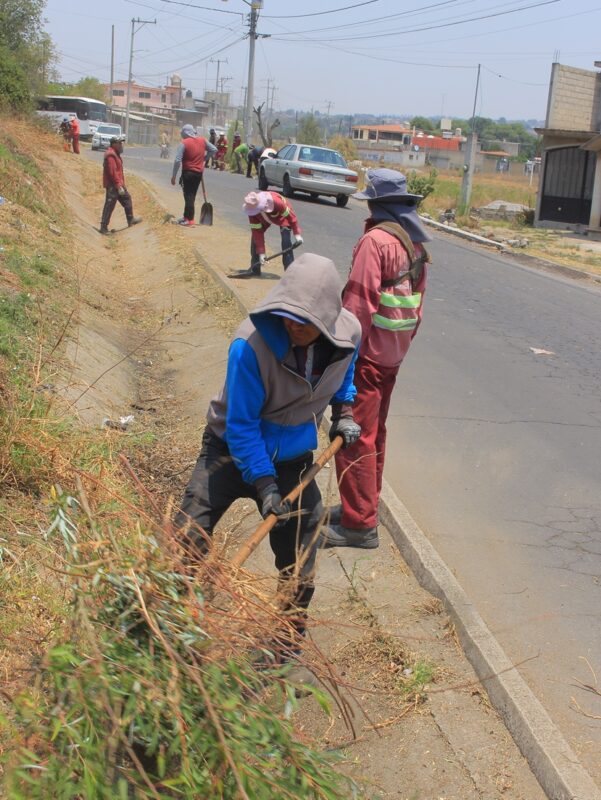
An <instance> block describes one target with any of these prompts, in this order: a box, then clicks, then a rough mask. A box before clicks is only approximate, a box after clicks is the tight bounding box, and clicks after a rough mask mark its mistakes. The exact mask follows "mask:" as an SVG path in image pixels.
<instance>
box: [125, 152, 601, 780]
mask: <svg viewBox="0 0 601 800" xmlns="http://www.w3.org/2000/svg"><path fill="white" fill-rule="evenodd" d="M126 169H128V170H132V171H134V172H136V173H138V174H140V175H141V176H142V177H145V178H147V179H149V180H151V181H153V182H163V181H164V182H165V183H167V182H168V180H169V177H170V170H171V161H168V162H166V161H161V160H160V159H159V158H158V148H148V149H147V148H135V149H133V148H132V149H131V150H130V151H129V152H127V153H126ZM255 186H256V182H255V181H254V180H253V181H251V180H247V179H246V178H244V177H241V176H238V175H230V174H228V173H217V172H210V173H207V188H208V191H209V195H210V198H211V200H212V202H213V204H214V206H215V208H216V211H217V213H218V214H219V215H221V216H222V218H224V219H227V220H228V221H230V222H231V223H232V224H234V225H239V226H242V227H246V226H247V224H248V223H247V219H246V217H245V215H244V214H243V212H242V210H241V204H242V198H243V195H244V194H245V192H246V191H249V190H250V189H251V188H254V187H255ZM293 203H294V207H295V209H296V211H297V213H298V215H299V218H300V221H301V225H302V228H303V234H304V237H305V246H304V249H305V250H309V249H310V250H312V251H314V252H318V253H320V254H322V255H327V256H329V257H330V258H332V259H333V260H334V261H335V263H336V264H337V266H338V268H339V270H340V272H341V274H342V275H343V276H345V275H346V273H347V271H348V267H349V265H350V261H351V254H352V248H353V245H354V243H355V241H356V240H357V238H358V236H359V235H360V232H361V230H362V219H363V218H364V216H365V207H364V206H363V205H362V204H360V203H358V202H357V201H351V203H350V204H349V206H348V207H347V208H346V209H339V208H337V207H336V205H335V202H334V200H333V199H323V200H319V201H311V200H309V199H308V198H306V199H301V197H300V196H299V197H298V198H297V199H295V200H293ZM268 236H271V237H272V238H273V241H272V242H271V244H272V246H273V247H274V248H275V247H276V246H277V244H278V242H279V237H277V236H276V234H275V233H271V234H268ZM431 252H432V255H433V266H432V268H431V273H430V280H429V287H428V291H427V295H426V301H425V314H424V322H423V324H422V327H421V329H420V332H419V335H418V336H417V337H416V340H415V342H414V343H413V345H412V348H411V350H410V353H409V355H408V357H407V359H406V361H405V363H404V364H403V366H402V367H401V371H400V374H399V381H398V384H397V388H396V391H395V394H394V397H393V402H392V405H391V410H390V416H389V424H388V429H389V439H388V442H389V445H388V453H387V462H386V463H387V466H386V477H387V479H388V481H389V482H390V484H391V485H392V487H393V489H394V490H395V491H396V493H397V494H398V495H399V497H400V498H401V499H402V500H403V502H404V503H405V505H406V506H407V507H408V509H409V511H410V513H411V514H412V516H413V517H414V518H415V519H416V521H417V522H418V524H419V525H420V526H421V527H422V529H423V530H424V531H425V533H426V534H427V535H428V537H429V538H430V540H431V541H432V542H433V544H434V546H435V547H436V549H437V550H438V552H439V553H440V554H441V556H442V557H443V558H444V560H445V561H446V563H447V564H448V565H449V567H450V568H451V569H452V571H453V572H454V574H455V575H456V577H457V578H458V580H459V582H460V583H461V585H462V586H463V588H464V589H465V591H466V592H467V594H468V596H469V597H470V599H471V600H472V601H473V603H474V604H475V606H476V607H477V609H478V611H479V612H480V614H481V615H482V617H483V618H484V620H485V621H486V622H487V624H488V626H489V627H490V629H491V630H492V632H493V633H494V634H495V636H496V637H497V639H498V641H499V642H500V644H501V645H502V647H503V648H504V649H505V651H506V653H507V654H508V655H509V657H510V658H511V659H512V660H513V661H514V662H515V663H516V664H517V663H519V664H520V666H519V669H520V672H521V673H522V674H523V676H524V677H525V678H526V680H527V681H528V683H529V684H530V686H531V688H532V689H533V690H534V692H535V694H536V695H537V696H538V698H539V699H540V700H541V701H542V702H543V704H544V705H545V707H546V708H547V710H548V712H549V714H550V716H551V717H552V719H553V720H554V721H555V722H556V724H558V725H559V727H560V728H561V730H562V731H563V733H564V735H565V736H566V738H567V740H568V741H569V742H570V744H571V745H572V746H573V747H574V749H575V751H576V753H577V754H579V755H580V757H581V759H582V762H583V764H584V765H585V766H586V767H587V768H588V770H589V771H590V772H591V774H592V775H593V776H594V777H595V778H596V780H597V781H598V782H599V783H601V764H600V763H599V758H598V753H599V752H601V720H598V719H597V720H594V719H589V718H587V717H585V716H584V715H583V714H582V713H580V712H579V711H578V710H576V708H575V707H574V705H573V703H572V701H571V698H572V697H575V698H576V700H577V701H578V702H579V703H580V705H581V706H582V708H583V709H585V710H587V711H588V712H589V713H592V714H596V715H598V716H599V715H601V701H599V699H598V698H596V697H594V696H593V695H591V694H590V693H588V694H587V693H585V692H583V691H581V690H579V689H578V688H577V687H575V685H574V684H575V680H574V679H575V678H577V679H580V680H582V681H584V682H586V683H593V675H592V674H591V672H590V670H589V668H588V667H587V664H586V662H585V660H584V659H587V660H588V662H589V663H590V665H591V667H592V668H593V669H594V670H595V672H596V674H597V675H598V676H599V680H600V681H601V491H600V478H601V358H600V357H599V336H600V331H601V292H600V291H599V289H598V288H595V287H594V286H588V285H585V284H583V283H582V282H577V281H572V280H569V279H566V278H563V277H559V276H555V275H553V274H547V273H543V272H539V271H535V270H531V269H528V268H525V267H522V266H520V265H518V264H517V263H516V262H514V261H513V260H512V259H511V258H508V257H504V256H501V255H498V254H496V253H494V254H493V253H490V252H488V251H486V250H484V249H479V248H475V247H473V246H471V245H469V244H465V243H463V242H460V241H459V240H456V239H453V238H451V237H446V236H445V237H442V238H441V237H437V238H436V240H435V241H434V242H432V244H431ZM533 348H536V349H539V350H544V351H548V353H536V352H534V350H533ZM528 659H529V660H528ZM522 662H523V663H522ZM597 688H598V689H599V690H601V683H599V684H597Z"/></svg>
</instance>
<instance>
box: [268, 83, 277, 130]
mask: <svg viewBox="0 0 601 800" xmlns="http://www.w3.org/2000/svg"><path fill="white" fill-rule="evenodd" d="M276 89H277V86H276V85H275V83H274V85H273V86H272V87H271V103H270V104H269V117H268V119H269V123H270V124H271V118H272V116H273V98H274V96H275V90H276Z"/></svg>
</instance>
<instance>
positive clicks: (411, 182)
mask: <svg viewBox="0 0 601 800" xmlns="http://www.w3.org/2000/svg"><path fill="white" fill-rule="evenodd" d="M437 177H438V172H437V171H436V170H435V169H432V170H430V174H429V175H418V174H417V172H415V171H413V172H410V173H409V175H407V190H408V191H409V192H410V193H411V194H421V195H422V197H423V198H424V200H425V199H426V197H427V196H428V195H429V194H432V192H433V191H434V189H435V188H436V178H437Z"/></svg>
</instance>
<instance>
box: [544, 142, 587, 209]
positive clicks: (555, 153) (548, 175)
mask: <svg viewBox="0 0 601 800" xmlns="http://www.w3.org/2000/svg"><path fill="white" fill-rule="evenodd" d="M596 155H597V154H596V153H591V152H589V151H588V150H582V149H581V148H580V147H579V146H578V145H572V146H570V147H557V148H555V149H553V150H547V153H546V157H545V174H544V176H543V182H542V196H541V204H540V214H539V219H541V220H548V221H552V222H565V223H572V224H581V225H588V223H589V219H590V215H591V200H592V197H593V182H594V176H595V161H596Z"/></svg>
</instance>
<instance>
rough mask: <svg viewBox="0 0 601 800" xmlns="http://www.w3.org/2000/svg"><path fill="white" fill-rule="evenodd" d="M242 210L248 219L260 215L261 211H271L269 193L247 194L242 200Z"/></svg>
mask: <svg viewBox="0 0 601 800" xmlns="http://www.w3.org/2000/svg"><path fill="white" fill-rule="evenodd" d="M242 208H243V209H244V211H246V213H247V214H248V216H249V217H252V216H254V215H255V214H260V213H261V212H262V211H267V212H269V211H273V197H272V196H271V192H249V193H248V194H247V195H246V197H245V198H244V205H243V206H242Z"/></svg>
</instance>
